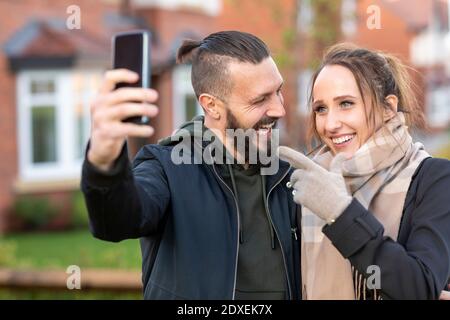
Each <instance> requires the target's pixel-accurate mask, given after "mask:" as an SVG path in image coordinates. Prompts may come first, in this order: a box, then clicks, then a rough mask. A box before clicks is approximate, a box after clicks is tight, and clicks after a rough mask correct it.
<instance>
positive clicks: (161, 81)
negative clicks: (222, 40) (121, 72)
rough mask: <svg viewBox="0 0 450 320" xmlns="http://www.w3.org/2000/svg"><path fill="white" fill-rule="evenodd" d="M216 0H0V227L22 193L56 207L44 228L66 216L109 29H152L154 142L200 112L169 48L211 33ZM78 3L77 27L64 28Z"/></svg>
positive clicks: (11, 222) (10, 219) (105, 65)
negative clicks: (156, 93) (155, 110)
mask: <svg viewBox="0 0 450 320" xmlns="http://www.w3.org/2000/svg"><path fill="white" fill-rule="evenodd" d="M220 3H221V2H220V1H208V2H203V1H197V0H189V1H188V0H184V1H182V0H181V1H180V0H178V1H177V0H172V1H146V0H134V1H120V0H102V1H96V2H95V5H93V2H92V1H88V0H78V1H72V0H71V1H69V0H45V1H44V0H28V1H1V2H0V16H2V19H0V21H1V22H0V24H1V29H0V30H1V32H0V44H1V46H2V50H1V51H0V79H1V82H2V86H1V89H0V90H1V95H0V97H1V99H2V106H3V107H2V108H1V109H0V119H1V120H0V121H1V122H0V132H1V134H2V136H3V137H4V139H2V140H1V142H0V145H1V150H2V151H3V152H2V158H1V160H0V175H1V177H2V179H1V180H0V233H1V232H2V231H5V230H7V229H14V228H15V226H16V225H17V222H18V221H17V217H16V216H15V215H14V214H13V212H12V210H11V208H12V206H13V204H14V202H15V200H16V199H17V198H19V197H20V196H22V195H37V196H42V197H48V198H49V199H50V201H51V202H52V203H54V204H57V205H58V208H59V211H60V212H61V214H60V215H58V217H57V218H56V220H55V221H53V225H54V226H58V225H64V223H65V222H66V221H67V219H68V215H69V214H70V199H71V196H72V194H73V192H74V191H75V190H77V189H78V185H79V175H80V168H81V162H82V158H83V152H84V148H85V145H86V140H87V137H88V134H89V117H88V114H89V102H90V100H91V99H92V97H93V95H94V94H95V92H96V91H97V89H98V86H99V82H100V80H101V77H102V75H103V73H104V71H105V70H107V69H109V68H111V60H110V43H111V42H110V41H111V36H112V35H113V34H114V33H116V32H119V31H126V30H130V29H148V30H150V31H151V32H152V35H153V39H152V66H153V68H152V84H153V87H154V88H156V89H157V90H158V91H159V93H160V99H159V101H158V105H159V106H160V114H159V115H158V117H157V118H156V119H155V121H154V123H155V128H156V135H155V137H153V141H155V140H157V139H158V138H161V137H163V136H166V135H168V134H170V133H171V132H172V130H173V129H174V128H176V127H177V126H178V125H179V124H181V123H182V122H184V121H186V120H187V119H190V118H191V117H192V116H193V115H195V114H197V113H199V112H200V108H199V106H198V104H197V103H196V99H195V95H194V93H193V90H192V88H191V85H190V69H189V66H177V65H175V52H176V49H177V47H178V46H179V44H180V43H181V41H182V39H183V38H186V37H189V38H200V37H203V36H205V35H206V34H208V33H210V32H212V31H214V18H215V16H217V14H218V13H219V11H220ZM73 5H75V6H76V7H75V9H73V8H74V7H73ZM77 9H78V10H79V13H80V15H79V17H80V20H79V21H80V22H81V24H80V27H81V28H80V29H76V28H75V29H69V28H68V26H67V21H68V18H69V17H73V16H72V14H73V13H74V12H76V10H77ZM73 10H75V11H73ZM172 105H174V106H176V110H174V109H172Z"/></svg>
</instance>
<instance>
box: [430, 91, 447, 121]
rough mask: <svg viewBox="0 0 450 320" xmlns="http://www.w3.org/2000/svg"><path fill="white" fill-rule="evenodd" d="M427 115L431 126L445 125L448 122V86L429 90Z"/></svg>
mask: <svg viewBox="0 0 450 320" xmlns="http://www.w3.org/2000/svg"><path fill="white" fill-rule="evenodd" d="M427 116H428V120H429V122H430V125H431V126H435V127H440V126H447V125H448V124H449V123H450V86H447V87H438V88H433V89H432V90H430V91H429V93H428V108H427Z"/></svg>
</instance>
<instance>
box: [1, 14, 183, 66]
mask: <svg viewBox="0 0 450 320" xmlns="http://www.w3.org/2000/svg"><path fill="white" fill-rule="evenodd" d="M105 22H106V24H107V28H106V32H104V33H103V34H102V35H101V36H99V35H98V33H97V34H94V33H91V32H89V31H87V30H85V29H83V28H82V29H72V30H70V29H68V28H67V27H66V25H65V20H62V19H60V18H54V19H50V20H49V19H47V20H39V19H33V20H30V21H29V22H28V23H26V24H25V25H24V26H23V27H21V28H20V29H19V30H18V31H17V32H15V33H14V34H13V35H12V36H11V37H10V38H9V39H8V40H7V41H6V43H5V44H4V46H3V50H4V51H5V53H6V56H7V57H8V59H9V63H10V67H11V69H12V70H19V69H24V68H25V69H26V68H46V67H47V68H48V67H70V66H73V65H74V64H75V63H77V61H80V60H83V61H89V60H92V61H98V60H101V61H103V62H104V63H105V64H107V65H108V66H109V65H110V63H111V62H110V59H111V38H112V36H113V35H114V34H115V33H117V32H121V31H129V30H133V29H149V28H148V26H147V25H146V24H145V22H143V21H140V20H138V19H133V18H131V17H120V15H118V14H112V15H111V14H107V15H105ZM150 31H151V32H152V35H153V37H152V48H151V52H152V54H151V59H152V67H153V68H152V72H153V73H159V72H160V71H161V70H163V69H164V68H166V67H168V66H171V65H174V64H175V52H174V50H173V46H171V47H170V48H163V47H162V46H161V45H160V42H159V41H158V35H157V33H156V32H155V31H154V30H150ZM178 41H179V40H178V38H177V39H173V40H172V43H173V42H178Z"/></svg>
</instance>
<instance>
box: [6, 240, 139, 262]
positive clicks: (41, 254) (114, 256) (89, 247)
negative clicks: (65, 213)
mask: <svg viewBox="0 0 450 320" xmlns="http://www.w3.org/2000/svg"><path fill="white" fill-rule="evenodd" d="M70 265H78V266H79V267H80V268H108V269H128V270H140V268H141V254H140V249H139V240H125V241H122V242H120V243H111V242H105V241H101V240H98V239H95V238H94V237H92V235H91V234H90V233H89V231H68V232H56V233H55V232H52V233H24V234H12V235H7V236H5V237H3V238H0V267H7V268H33V269H49V268H57V269H60V268H63V269H66V268H67V267H68V266H70Z"/></svg>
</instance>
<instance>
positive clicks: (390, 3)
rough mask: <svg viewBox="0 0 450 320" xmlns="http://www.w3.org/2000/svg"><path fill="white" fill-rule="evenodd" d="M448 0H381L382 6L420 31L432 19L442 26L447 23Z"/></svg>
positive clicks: (413, 28) (410, 26)
mask: <svg viewBox="0 0 450 320" xmlns="http://www.w3.org/2000/svg"><path fill="white" fill-rule="evenodd" d="M448 1H449V0H381V3H382V4H383V6H384V7H385V8H386V9H387V10H389V11H391V12H392V13H393V14H395V15H396V16H398V17H400V18H401V19H403V20H404V21H405V22H406V24H407V25H408V27H409V28H410V29H412V30H414V31H420V30H422V29H424V28H426V27H428V26H429V24H430V23H431V21H432V20H434V21H436V20H438V21H440V22H441V23H442V27H444V28H445V27H447V25H448V8H447V3H448Z"/></svg>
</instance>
